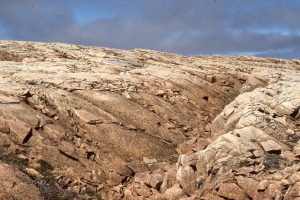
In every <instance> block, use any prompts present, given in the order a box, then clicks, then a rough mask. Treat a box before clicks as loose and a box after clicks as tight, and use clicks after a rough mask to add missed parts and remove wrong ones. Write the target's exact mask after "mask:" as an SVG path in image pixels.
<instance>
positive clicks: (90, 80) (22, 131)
mask: <svg viewBox="0 0 300 200" xmlns="http://www.w3.org/2000/svg"><path fill="white" fill-rule="evenodd" d="M299 86H300V61H299V60H283V59H271V58H265V59H263V58H256V57H245V56H243V57H222V56H216V57H208V56H199V57H188V56H180V55H175V54H170V53H163V52H157V51H150V50H142V49H135V50H132V51H125V50H117V49H108V48H96V47H84V46H79V45H66V44H58V43H55V44H53V43H52V44H50V43H49V44H46V43H33V42H14V41H0V162H1V163H0V173H1V174H6V175H8V176H7V177H6V176H1V178H2V179H3V181H2V180H1V181H0V182H1V183H2V185H3V184H4V185H3V187H1V188H3V189H0V197H1V198H5V196H3V195H11V196H10V197H9V198H12V199H24V198H25V197H26V198H27V199H43V198H44V199H174V200H177V199H182V200H194V199H285V200H289V199H297V198H299V199H300V193H299V191H300V141H299V138H300V128H299V126H300V87H299ZM4 163H5V164H4ZM18 174H20V175H18ZM15 176H16V177H15ZM21 177H23V178H21ZM5 181H6V182H5ZM1 183H0V184H1ZM6 183H7V184H6ZM11 183H12V184H13V185H11ZM1 195H2V196H1Z"/></svg>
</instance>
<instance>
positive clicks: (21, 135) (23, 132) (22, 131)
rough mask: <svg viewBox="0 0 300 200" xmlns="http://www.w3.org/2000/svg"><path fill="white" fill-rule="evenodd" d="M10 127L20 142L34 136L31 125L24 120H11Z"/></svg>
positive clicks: (22, 142)
mask: <svg viewBox="0 0 300 200" xmlns="http://www.w3.org/2000/svg"><path fill="white" fill-rule="evenodd" d="M9 129H10V133H11V134H13V135H14V136H15V137H16V139H17V142H18V143H19V144H24V143H26V142H28V140H29V139H30V137H31V136H32V129H31V127H30V126H28V125H27V124H26V123H24V122H22V121H10V122H9Z"/></svg>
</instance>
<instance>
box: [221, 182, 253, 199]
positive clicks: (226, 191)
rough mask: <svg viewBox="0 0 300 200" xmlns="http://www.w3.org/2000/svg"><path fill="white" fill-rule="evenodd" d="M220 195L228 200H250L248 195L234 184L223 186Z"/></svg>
mask: <svg viewBox="0 0 300 200" xmlns="http://www.w3.org/2000/svg"><path fill="white" fill-rule="evenodd" d="M218 195H219V196H221V197H225V198H228V199H236V200H237V199H249V198H248V195H247V193H246V192H245V191H244V190H242V189H241V188H240V187H238V186H237V185H236V184H234V183H224V184H222V185H221V187H220V189H219V191H218Z"/></svg>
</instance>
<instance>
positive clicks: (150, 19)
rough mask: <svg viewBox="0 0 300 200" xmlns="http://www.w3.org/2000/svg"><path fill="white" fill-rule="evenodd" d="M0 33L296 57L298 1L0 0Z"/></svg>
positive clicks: (36, 38)
mask: <svg viewBox="0 0 300 200" xmlns="http://www.w3.org/2000/svg"><path fill="white" fill-rule="evenodd" d="M0 39H2V40H26V41H27V40H30V41H41V42H64V43H73V44H81V45H91V46H101V47H112V48H120V49H134V48H144V49H153V50H160V51H168V52H174V53H179V54H183V55H253V56H260V57H279V58H289V59H300V0H0Z"/></svg>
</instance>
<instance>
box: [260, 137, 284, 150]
mask: <svg viewBox="0 0 300 200" xmlns="http://www.w3.org/2000/svg"><path fill="white" fill-rule="evenodd" d="M261 145H262V147H263V148H264V150H265V151H266V152H280V151H281V149H282V148H281V146H280V145H279V144H278V143H276V142H274V141H273V140H268V141H266V142H261Z"/></svg>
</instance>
